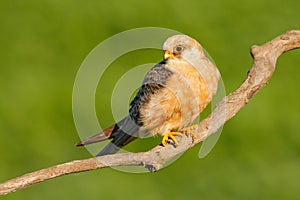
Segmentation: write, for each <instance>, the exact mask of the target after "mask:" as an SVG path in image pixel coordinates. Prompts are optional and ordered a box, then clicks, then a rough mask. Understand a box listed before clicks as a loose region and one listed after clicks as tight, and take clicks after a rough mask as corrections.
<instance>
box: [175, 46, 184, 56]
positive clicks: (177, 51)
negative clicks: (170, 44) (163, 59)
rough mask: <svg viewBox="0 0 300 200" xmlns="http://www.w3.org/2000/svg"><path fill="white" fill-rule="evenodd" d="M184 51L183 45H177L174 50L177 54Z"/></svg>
mask: <svg viewBox="0 0 300 200" xmlns="http://www.w3.org/2000/svg"><path fill="white" fill-rule="evenodd" d="M182 51H183V46H181V45H178V46H176V47H175V49H174V52H175V53H176V54H179V53H181V52H182Z"/></svg>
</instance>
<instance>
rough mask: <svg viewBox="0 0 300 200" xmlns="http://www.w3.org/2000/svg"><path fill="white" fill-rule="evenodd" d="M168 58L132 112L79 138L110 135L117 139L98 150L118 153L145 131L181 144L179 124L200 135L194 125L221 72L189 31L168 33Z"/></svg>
mask: <svg viewBox="0 0 300 200" xmlns="http://www.w3.org/2000/svg"><path fill="white" fill-rule="evenodd" d="M163 50H164V59H163V61H162V62H160V63H158V64H156V65H155V66H154V67H153V68H152V69H151V70H150V71H149V72H148V73H147V74H146V76H145V78H144V81H143V83H142V86H141V87H140V89H139V91H138V92H137V94H136V96H135V98H134V99H133V100H132V102H131V103H130V109H129V113H128V116H126V117H125V118H124V119H122V120H121V121H119V122H118V123H116V124H113V125H111V126H110V127H108V128H106V129H104V130H103V131H102V132H100V133H98V134H96V135H94V136H91V137H89V138H87V139H85V140H83V141H81V142H79V143H77V144H76V145H77V146H83V145H87V144H91V143H95V142H100V141H103V140H107V139H112V140H111V142H110V143H109V144H108V145H107V146H106V147H105V148H104V149H103V150H102V151H101V152H100V153H98V154H97V156H101V155H106V154H113V153H116V152H117V151H118V150H119V149H120V148H121V147H123V146H125V145H126V144H128V143H129V142H131V141H133V140H134V139H136V138H138V137H141V136H144V135H145V134H151V135H153V136H155V135H161V136H163V138H162V144H163V145H164V146H165V145H166V144H167V143H168V142H173V143H174V144H175V145H179V144H178V142H177V140H176V138H175V137H174V136H181V135H182V134H181V133H180V132H179V130H184V132H185V133H186V134H187V135H190V136H192V137H193V139H195V138H197V135H196V134H194V133H193V131H192V130H190V129H184V127H187V126H190V125H192V124H193V122H194V121H195V119H196V118H197V117H198V116H199V114H200V113H201V112H202V111H203V110H204V108H205V107H206V106H207V105H208V104H209V103H210V101H211V100H212V96H213V95H214V94H215V93H216V91H217V87H218V81H219V78H220V74H219V71H218V69H217V68H216V66H215V65H214V64H213V63H212V62H211V61H210V60H209V58H208V57H207V56H206V55H205V53H204V50H203V48H202V46H201V45H200V44H199V43H198V42H197V41H196V40H195V39H193V38H191V37H189V36H187V35H175V36H172V37H170V38H168V39H167V40H166V41H165V43H164V45H163Z"/></svg>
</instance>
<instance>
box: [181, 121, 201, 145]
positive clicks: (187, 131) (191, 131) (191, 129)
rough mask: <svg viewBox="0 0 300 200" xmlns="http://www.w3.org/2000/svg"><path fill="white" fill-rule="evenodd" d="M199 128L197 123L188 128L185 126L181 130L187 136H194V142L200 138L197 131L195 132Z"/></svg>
mask: <svg viewBox="0 0 300 200" xmlns="http://www.w3.org/2000/svg"><path fill="white" fill-rule="evenodd" d="M197 128H198V125H197V124H195V125H193V126H190V127H187V128H183V129H181V131H182V132H183V133H184V134H186V135H187V136H191V137H192V142H194V141H195V140H197V139H198V135H197V134H196V133H194V130H195V129H197Z"/></svg>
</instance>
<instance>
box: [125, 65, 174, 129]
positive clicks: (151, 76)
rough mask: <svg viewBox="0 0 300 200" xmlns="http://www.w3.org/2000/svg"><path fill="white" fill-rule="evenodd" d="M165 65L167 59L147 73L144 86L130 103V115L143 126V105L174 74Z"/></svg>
mask: <svg viewBox="0 0 300 200" xmlns="http://www.w3.org/2000/svg"><path fill="white" fill-rule="evenodd" d="M165 65H166V61H162V62H160V63H159V64H157V65H155V66H154V67H153V68H152V69H151V70H150V71H149V72H148V73H147V74H146V76H145V78H144V81H143V83H142V86H141V87H140V89H139V91H138V93H137V94H136V96H135V98H134V99H133V100H132V102H131V103H130V109H129V115H130V117H131V118H132V119H133V120H134V121H135V123H136V124H138V125H139V126H143V120H142V116H141V109H142V107H143V106H145V105H146V104H147V103H148V102H149V101H150V100H151V97H152V96H153V94H155V93H157V92H158V91H159V90H160V89H162V88H164V87H165V85H166V82H167V80H168V78H169V77H170V76H171V75H172V74H173V72H172V71H170V70H169V69H167V68H166V67H165Z"/></svg>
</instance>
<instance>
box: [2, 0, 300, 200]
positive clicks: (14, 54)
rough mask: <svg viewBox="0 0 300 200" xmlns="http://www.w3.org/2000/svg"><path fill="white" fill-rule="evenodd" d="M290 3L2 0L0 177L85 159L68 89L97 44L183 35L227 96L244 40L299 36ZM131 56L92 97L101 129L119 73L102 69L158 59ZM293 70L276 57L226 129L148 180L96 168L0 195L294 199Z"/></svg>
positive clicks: (295, 55) (240, 70) (237, 78)
mask: <svg viewBox="0 0 300 200" xmlns="http://www.w3.org/2000/svg"><path fill="white" fill-rule="evenodd" d="M299 7H300V2H299V1H294V0H286V1H279V0H266V1H258V0H253V1H221V0H216V1H198V0H186V1H178V0H173V1H136V0H127V1H116V0H110V1H106V2H105V1H96V0H95V1H70V0H65V1H57V0H44V1H23V0H11V1H1V3H0V94H1V97H0V152H1V161H0V182H3V181H5V180H7V179H10V178H14V177H16V176H19V175H22V174H24V173H27V172H31V171H34V170H37V169H41V168H44V167H48V166H51V165H54V164H59V163H63V162H66V161H70V160H73V159H84V158H88V157H90V156H91V155H90V153H89V152H88V151H87V150H86V149H84V148H76V147H75V146H74V144H75V143H76V142H77V141H78V140H79V137H78V135H77V132H76V130H75V125H74V122H73V118H72V89H73V83H74V80H75V76H76V73H77V70H78V69H79V67H80V65H81V63H82V61H83V60H84V58H85V57H86V56H87V54H88V53H89V52H90V51H91V50H92V49H93V48H94V47H95V46H96V45H97V44H99V43H100V42H101V41H103V40H105V39H106V38H108V37H110V36H112V35H114V34H117V33H119V32H121V31H125V30H128V29H132V28H137V27H146V26H154V27H164V28H170V29H174V30H178V31H180V32H182V33H185V34H188V35H191V36H193V37H195V38H196V39H197V40H198V41H199V42H200V43H201V44H202V45H203V46H204V47H205V48H206V49H207V50H208V52H209V53H210V55H211V56H212V57H213V59H214V61H215V62H216V64H217V65H218V67H219V69H220V71H221V74H222V78H223V81H224V84H225V87H226V91H227V93H229V92H231V91H233V90H234V89H236V88H237V87H238V85H239V84H240V83H241V82H242V81H243V79H244V78H245V77H246V73H247V71H248V69H249V68H250V66H251V64H252V59H251V56H250V54H249V48H250V46H251V45H253V44H262V43H264V42H267V41H269V40H270V39H272V38H274V37H275V36H277V35H279V34H281V33H284V32H285V31H287V30H289V29H297V28H298V29H299V25H300V21H299V19H300V12H299ZM136 55H138V56H135V58H136V59H132V58H131V57H130V56H129V57H124V58H121V60H120V61H119V62H116V63H115V65H114V66H115V67H111V68H110V72H108V75H107V76H106V83H105V86H103V85H102V86H101V87H99V88H98V90H97V96H96V99H97V104H96V109H97V114H98V116H99V121H100V123H101V124H102V125H103V126H107V125H109V124H111V123H113V117H112V114H111V109H110V102H109V101H108V100H107V99H109V97H110V96H111V90H112V88H113V84H114V83H115V81H116V80H117V78H116V77H118V76H119V75H116V76H112V74H121V73H122V70H123V72H124V69H126V70H128V69H130V68H131V67H132V66H136V65H137V64H140V63H142V62H144V61H146V62H159V61H160V60H161V59H162V52H159V51H151V50H149V51H142V52H137V54H136ZM299 63H300V51H299V50H294V51H292V52H288V53H286V54H284V55H282V56H281V57H280V58H279V60H278V62H277V67H278V68H277V69H276V71H275V73H274V76H273V77H272V79H271V81H270V83H269V84H268V85H267V86H266V87H265V88H264V89H262V90H261V91H260V92H259V93H258V94H257V95H256V96H255V97H254V99H252V100H251V101H250V102H249V104H248V105H246V106H245V107H244V108H243V109H242V110H241V111H240V112H239V113H238V114H237V115H236V116H235V117H234V118H233V119H232V120H230V121H229V122H228V123H227V124H226V125H225V126H224V129H223V132H222V134H221V137H220V139H219V141H218V143H217V145H216V146H215V148H214V149H213V151H212V152H211V153H210V154H209V155H208V156H207V157H205V158H203V159H199V158H198V156H197V155H198V152H199V148H200V145H197V146H196V147H194V148H193V149H191V150H189V151H188V152H186V153H185V154H184V155H183V156H182V157H181V158H180V159H178V160H177V161H176V162H174V163H173V164H172V165H170V166H168V167H166V168H164V169H162V170H161V171H159V172H157V173H145V174H130V173H123V172H119V171H117V170H114V169H103V170H95V171H90V172H84V173H79V174H73V175H68V176H64V177H60V178H57V179H54V180H50V181H47V182H44V183H41V184H37V185H34V186H32V187H29V188H26V189H23V190H20V191H17V192H15V193H12V194H9V195H7V196H5V197H2V198H1V199H14V200H15V199H22V200H23V199H31V200H35V199H43V200H48V199H92V200H93V199H125V198H126V199H144V200H146V199H157V200H159V199H298V198H299V189H300V181H299V180H300V135H299V133H300V128H299V116H300V105H299V96H300V95H299V86H300V81H299V74H300V68H299ZM126 70H125V71H126ZM109 73H110V74H109ZM158 142H159V140H157V139H153V140H150V141H149V143H151V144H152V145H153V144H155V143H158ZM136 146H138V145H136Z"/></svg>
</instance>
